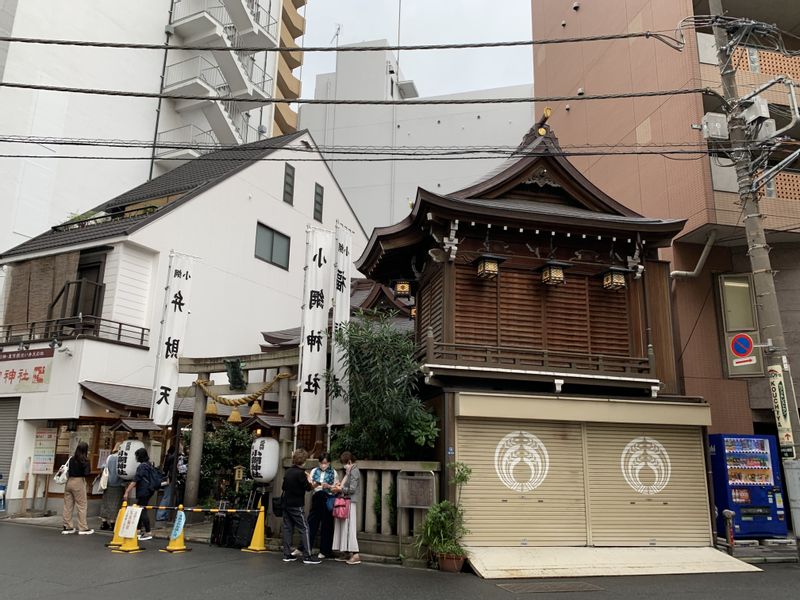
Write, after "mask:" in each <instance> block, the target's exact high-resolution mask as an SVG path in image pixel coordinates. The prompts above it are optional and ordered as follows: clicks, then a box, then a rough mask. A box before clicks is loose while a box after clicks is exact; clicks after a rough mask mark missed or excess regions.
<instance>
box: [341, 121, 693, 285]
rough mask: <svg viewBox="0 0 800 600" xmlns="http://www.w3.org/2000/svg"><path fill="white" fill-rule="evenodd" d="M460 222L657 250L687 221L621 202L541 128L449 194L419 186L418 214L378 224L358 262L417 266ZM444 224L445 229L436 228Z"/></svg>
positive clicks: (368, 271) (365, 266)
mask: <svg viewBox="0 0 800 600" xmlns="http://www.w3.org/2000/svg"><path fill="white" fill-rule="evenodd" d="M542 129H543V130H544V131H542ZM456 221H458V222H460V223H462V224H463V223H464V222H467V223H470V222H471V223H472V224H474V223H476V222H477V223H482V224H486V225H491V226H498V225H499V226H504V227H505V228H521V229H522V230H525V229H526V228H527V229H528V230H530V229H535V228H538V227H545V228H549V227H552V228H553V229H554V230H556V229H558V230H563V231H566V232H570V231H572V232H580V233H585V234H589V233H603V234H606V235H609V234H610V235H612V236H613V235H615V232H619V233H620V234H623V233H625V234H627V235H628V236H640V237H641V239H642V240H644V241H646V243H647V244H648V245H649V247H651V248H655V247H665V246H669V245H670V243H671V241H672V238H673V237H674V236H675V235H677V234H678V233H679V232H680V231H681V229H682V228H683V226H684V224H685V220H682V219H658V218H652V217H645V216H642V215H641V214H639V213H637V212H636V211H634V210H632V209H630V208H628V207H626V206H624V205H623V204H621V203H619V202H617V201H616V200H614V199H613V198H611V197H610V196H608V195H607V194H606V193H605V192H603V191H602V190H600V189H599V188H598V187H597V186H595V185H594V184H593V183H592V182H591V181H589V180H588V179H587V178H586V177H585V176H584V175H583V174H582V173H581V172H580V171H578V169H577V168H576V167H575V166H574V165H572V164H571V163H570V162H569V160H567V158H566V157H565V156H564V152H563V151H562V150H561V147H560V146H559V144H558V140H557V138H556V137H555V135H554V134H553V133H552V132H551V131H550V129H549V128H548V127H543V128H539V129H538V130H537V129H536V128H534V129H531V131H530V132H528V134H527V135H526V136H525V137H524V138H523V140H522V142H521V143H520V145H519V147H518V148H517V149H516V151H515V153H514V155H513V156H512V157H511V158H510V159H508V160H506V161H504V162H503V163H502V164H501V165H499V167H497V168H496V169H494V170H493V171H491V172H489V173H487V174H486V175H485V176H484V177H482V178H481V179H479V180H478V181H477V182H476V183H474V184H472V185H470V186H468V187H466V188H463V189H461V190H457V191H455V192H452V193H449V194H437V193H434V192H431V191H428V190H425V189H422V188H418V189H417V198H416V202H415V203H414V207H413V209H412V211H411V214H410V215H408V216H407V217H406V218H405V219H404V220H403V221H401V222H399V223H396V224H394V225H390V226H388V227H379V228H376V229H375V230H374V231H373V232H372V235H371V237H370V239H369V242H368V243H367V246H366V248H365V249H364V252H363V254H362V255H361V256H360V257H359V258H358V260H357V261H356V263H355V266H356V268H357V269H358V270H359V271H361V272H362V273H364V274H365V275H367V277H372V278H377V279H380V278H381V277H379V276H377V275H378V271H376V266H377V265H378V264H379V263H381V262H382V261H384V257H386V256H387V255H389V254H395V255H396V257H395V258H396V260H398V261H400V262H401V263H410V262H411V261H412V259H414V258H415V257H416V258H419V256H417V254H419V251H420V250H422V251H423V252H425V251H427V250H426V248H430V247H436V246H441V240H440V239H439V237H438V236H439V235H441V230H442V229H444V230H447V229H448V228H449V227H451V226H452V224H455V223H456ZM437 227H438V228H439V233H435V232H434V229H436V228H437ZM457 230H458V233H457V234H455V233H453V232H451V235H456V237H458V238H460V237H463V236H464V235H465V234H464V233H462V232H463V231H464V228H463V227H460V228H458V227H457ZM423 246H425V248H423ZM434 251H435V250H431V252H434ZM401 255H402V256H401ZM421 256H422V257H423V260H424V255H421Z"/></svg>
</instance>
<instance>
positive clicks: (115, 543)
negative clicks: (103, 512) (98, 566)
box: [106, 501, 128, 548]
mask: <svg viewBox="0 0 800 600" xmlns="http://www.w3.org/2000/svg"><path fill="white" fill-rule="evenodd" d="M126 508H128V502H127V501H123V502H122V507H121V508H120V509H119V512H117V520H116V521H114V537H113V538H112V539H111V541H110V542H108V543H107V544H106V547H107V548H119V547H120V546H122V542H124V541H125V540H123V539H122V536H121V535H120V534H119V528H120V527H122V518H123V517H124V516H125V509H126Z"/></svg>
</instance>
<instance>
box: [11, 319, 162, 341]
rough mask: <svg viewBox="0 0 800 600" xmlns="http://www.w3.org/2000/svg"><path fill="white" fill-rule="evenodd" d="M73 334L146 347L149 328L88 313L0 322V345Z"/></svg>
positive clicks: (67, 337) (73, 336)
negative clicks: (27, 320)
mask: <svg viewBox="0 0 800 600" xmlns="http://www.w3.org/2000/svg"><path fill="white" fill-rule="evenodd" d="M77 337H82V338H92V339H98V340H108V341H112V342H119V343H122V344H129V345H132V346H141V347H147V346H148V344H149V343H150V330H149V329H147V328H146V327H139V326H138V325H129V324H127V323H120V322H119V321H111V320H109V319H101V318H100V317H94V316H91V315H78V316H77V317H66V318H64V319H49V320H43V321H30V322H28V323H14V324H10V325H0V346H7V345H12V344H26V343H31V342H43V341H49V340H53V339H58V340H65V339H74V338H77Z"/></svg>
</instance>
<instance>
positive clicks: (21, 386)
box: [0, 348, 53, 394]
mask: <svg viewBox="0 0 800 600" xmlns="http://www.w3.org/2000/svg"><path fill="white" fill-rule="evenodd" d="M52 368H53V349H52V348H42V349H39V350H15V351H13V352H0V394H5V393H15V392H46V391H47V387H48V385H49V384H50V372H51V370H52Z"/></svg>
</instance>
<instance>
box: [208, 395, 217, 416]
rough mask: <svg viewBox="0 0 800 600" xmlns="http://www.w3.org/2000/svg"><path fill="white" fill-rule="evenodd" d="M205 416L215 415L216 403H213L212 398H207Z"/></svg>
mask: <svg viewBox="0 0 800 600" xmlns="http://www.w3.org/2000/svg"><path fill="white" fill-rule="evenodd" d="M206 414H207V415H216V414H217V403H216V402H214V399H213V398H209V399H208V402H207V403H206Z"/></svg>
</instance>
